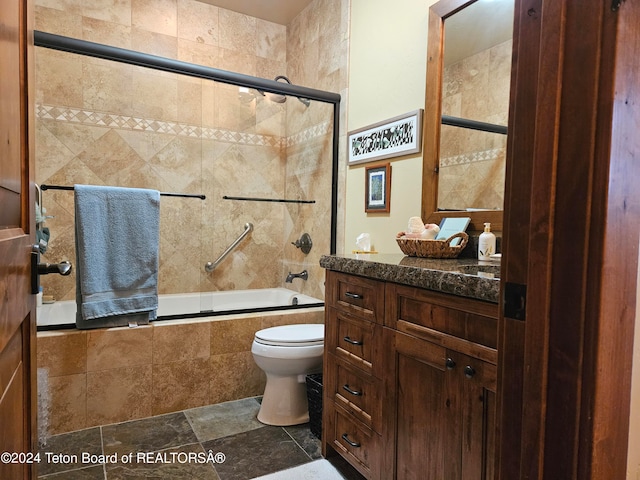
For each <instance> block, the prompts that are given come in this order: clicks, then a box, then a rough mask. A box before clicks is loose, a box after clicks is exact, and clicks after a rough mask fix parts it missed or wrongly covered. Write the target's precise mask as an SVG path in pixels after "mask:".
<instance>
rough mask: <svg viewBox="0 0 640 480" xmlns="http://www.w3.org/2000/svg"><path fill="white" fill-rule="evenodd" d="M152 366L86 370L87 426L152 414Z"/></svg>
mask: <svg viewBox="0 0 640 480" xmlns="http://www.w3.org/2000/svg"><path fill="white" fill-rule="evenodd" d="M152 388H153V382H152V366H151V363H150V362H149V363H148V364H147V365H138V366H135V367H126V368H112V369H110V370H101V371H96V372H89V373H88V374H87V400H86V401H87V403H86V405H87V426H95V425H106V424H109V423H117V422H123V421H126V420H133V419H136V418H145V417H149V416H151V415H152V400H153V395H152V392H153V390H152Z"/></svg>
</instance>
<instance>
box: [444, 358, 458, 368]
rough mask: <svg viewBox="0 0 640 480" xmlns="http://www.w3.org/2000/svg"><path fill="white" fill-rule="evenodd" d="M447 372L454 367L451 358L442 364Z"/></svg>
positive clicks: (454, 364) (453, 361)
mask: <svg viewBox="0 0 640 480" xmlns="http://www.w3.org/2000/svg"><path fill="white" fill-rule="evenodd" d="M444 364H445V366H446V367H447V370H453V369H454V368H455V367H456V362H455V360H454V359H453V358H447V361H446V362H444Z"/></svg>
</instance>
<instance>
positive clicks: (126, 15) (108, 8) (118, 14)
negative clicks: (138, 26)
mask: <svg viewBox="0 0 640 480" xmlns="http://www.w3.org/2000/svg"><path fill="white" fill-rule="evenodd" d="M82 15H83V16H85V17H90V18H95V19H98V20H104V21H106V22H112V23H119V24H120V25H128V26H130V25H131V0H93V1H91V2H84V4H83V7H82Z"/></svg>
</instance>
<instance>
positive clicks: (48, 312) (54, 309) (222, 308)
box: [36, 288, 323, 328]
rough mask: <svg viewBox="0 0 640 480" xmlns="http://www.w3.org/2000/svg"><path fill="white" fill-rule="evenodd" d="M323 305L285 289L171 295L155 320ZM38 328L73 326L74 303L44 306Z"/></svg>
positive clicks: (161, 299)
mask: <svg viewBox="0 0 640 480" xmlns="http://www.w3.org/2000/svg"><path fill="white" fill-rule="evenodd" d="M322 304H323V301H322V300H319V299H317V298H313V297H310V296H308V295H303V294H301V293H298V292H295V291H293V290H289V289H287V288H263V289H255V290H232V291H228V292H205V293H174V294H166V295H160V297H159V300H158V320H163V319H170V318H176V317H182V316H184V317H193V316H203V315H207V316H208V315H221V314H225V313H231V312H234V313H236V312H243V311H248V312H253V311H259V310H274V309H279V308H282V309H290V308H295V306H300V307H301V308H304V307H310V306H318V305H322ZM36 318H37V322H38V327H44V328H51V327H55V326H61V327H64V326H71V325H75V323H76V302H75V301H73V300H65V301H61V302H54V303H49V304H44V305H42V306H41V307H38V311H37V314H36Z"/></svg>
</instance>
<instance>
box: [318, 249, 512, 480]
mask: <svg viewBox="0 0 640 480" xmlns="http://www.w3.org/2000/svg"><path fill="white" fill-rule="evenodd" d="M320 264H321V266H323V267H324V268H325V269H327V271H326V286H325V287H326V288H325V290H326V292H325V360H324V377H323V378H324V406H323V409H324V410H323V437H322V448H323V454H324V455H325V456H331V455H333V454H334V453H335V452H337V453H339V454H340V455H342V456H343V457H344V458H345V459H346V460H347V461H349V463H351V465H353V466H354V467H355V468H356V469H357V470H358V471H359V472H360V473H362V474H363V475H364V476H365V477H366V478H369V479H389V478H396V479H413V478H415V479H434V480H436V479H438V480H441V479H443V478H446V479H468V478H493V471H494V443H495V433H494V432H495V426H496V422H495V419H496V401H495V400H496V377H497V367H496V365H497V349H496V347H497V321H498V298H499V290H500V281H499V278H498V277H499V270H500V266H499V265H497V264H490V263H487V262H478V261H477V260H473V259H464V260H463V259H461V260H432V259H424V258H415V257H405V256H403V255H366V256H356V255H346V256H335V255H332V256H323V257H322V258H321V260H320Z"/></svg>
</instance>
